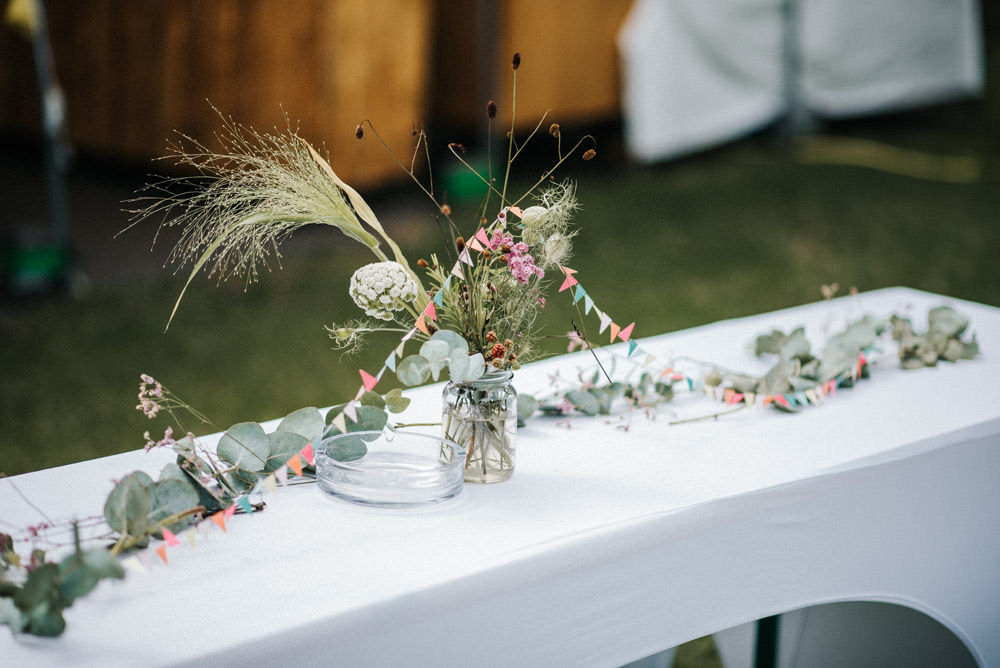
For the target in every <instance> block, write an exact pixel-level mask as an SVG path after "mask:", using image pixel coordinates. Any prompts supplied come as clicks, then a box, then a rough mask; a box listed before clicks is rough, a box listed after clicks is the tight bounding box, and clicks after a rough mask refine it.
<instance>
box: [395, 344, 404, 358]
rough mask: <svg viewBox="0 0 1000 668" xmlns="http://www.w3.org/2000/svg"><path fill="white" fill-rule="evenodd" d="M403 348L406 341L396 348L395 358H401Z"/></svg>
mask: <svg viewBox="0 0 1000 668" xmlns="http://www.w3.org/2000/svg"><path fill="white" fill-rule="evenodd" d="M405 346H406V341H403V342H401V343H400V344H399V345H398V346H396V357H402V356H403V348H404V347H405Z"/></svg>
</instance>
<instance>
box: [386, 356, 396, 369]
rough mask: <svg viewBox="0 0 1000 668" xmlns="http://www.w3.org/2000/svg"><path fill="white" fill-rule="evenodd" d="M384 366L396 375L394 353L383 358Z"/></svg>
mask: <svg viewBox="0 0 1000 668" xmlns="http://www.w3.org/2000/svg"><path fill="white" fill-rule="evenodd" d="M385 365H386V366H387V367H389V368H390V369H391V370H392V372H393V373H396V353H395V351H393V352H391V353H389V356H388V357H386V358H385Z"/></svg>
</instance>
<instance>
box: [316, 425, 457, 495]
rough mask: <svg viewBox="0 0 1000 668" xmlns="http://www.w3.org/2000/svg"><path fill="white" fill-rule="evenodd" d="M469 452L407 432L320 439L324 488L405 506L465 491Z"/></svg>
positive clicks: (319, 478)
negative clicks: (466, 453)
mask: <svg viewBox="0 0 1000 668" xmlns="http://www.w3.org/2000/svg"><path fill="white" fill-rule="evenodd" d="M464 469H465V450H463V449H462V446H460V445H458V444H457V443H455V442H453V441H449V440H448V439H445V438H442V437H440V436H431V435H428V434H416V433H412V432H402V431H397V432H393V431H359V432H354V433H350V434H334V435H332V436H326V437H324V438H323V439H322V440H321V441H320V445H319V448H318V449H317V451H316V478H317V481H318V483H319V486H320V489H322V490H323V491H325V492H327V493H329V494H332V495H333V496H336V497H338V498H340V499H343V500H345V501H351V502H353V503H360V504H364V505H370V506H381V507H390V508H402V507H409V506H422V505H426V504H431V503H438V502H441V501H444V500H446V499H450V498H452V497H454V496H455V495H457V494H458V493H459V492H461V491H462V478H463V472H464Z"/></svg>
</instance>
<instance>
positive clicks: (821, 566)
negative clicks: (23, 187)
mask: <svg viewBox="0 0 1000 668" xmlns="http://www.w3.org/2000/svg"><path fill="white" fill-rule="evenodd" d="M938 304H952V305H954V306H956V307H957V308H958V309H960V310H961V311H962V312H963V313H965V314H966V315H968V316H969V317H970V318H971V321H972V327H973V329H974V330H975V331H976V332H977V333H978V335H979V340H980V342H981V344H982V348H983V353H982V354H981V356H980V357H979V358H978V359H976V360H973V361H963V362H960V363H958V364H947V363H942V364H940V365H939V366H937V367H935V368H929V369H924V370H920V371H915V372H906V371H903V370H901V369H900V368H899V367H898V365H897V364H895V363H893V362H892V361H890V360H886V361H884V362H882V363H880V364H878V365H877V366H876V367H875V368H874V369H873V378H872V379H871V380H865V381H861V382H860V383H859V385H858V386H857V387H855V388H854V389H851V390H841V391H840V392H838V393H837V395H836V396H835V397H834V398H833V399H830V400H828V401H826V402H825V403H824V404H822V405H820V406H818V407H813V408H808V409H806V410H803V411H802V412H801V413H800V414H797V415H786V414H783V413H779V412H777V411H773V410H770V409H767V410H755V409H748V410H744V411H741V412H738V413H736V414H734V415H731V416H727V417H725V418H723V419H721V420H719V421H705V422H691V423H687V424H681V425H676V426H669V425H668V424H667V422H668V421H669V419H670V418H671V417H674V416H690V415H697V414H706V413H710V412H713V411H715V410H717V409H718V407H719V405H718V404H714V403H712V402H710V401H708V400H707V399H705V398H701V397H699V398H696V397H685V396H679V397H678V398H677V399H676V400H675V402H674V404H671V405H670V407H669V408H666V409H663V410H661V411H659V412H658V413H657V414H656V416H655V419H650V418H647V417H645V416H643V415H641V414H634V415H632V416H631V417H630V419H629V420H628V421H627V422H619V421H618V420H616V419H612V420H607V419H605V418H582V417H581V418H573V419H572V420H571V422H570V426H569V427H568V428H567V427H566V426H564V425H558V424H557V423H556V421H555V420H552V419H543V418H538V419H534V420H532V421H531V422H530V423H529V425H528V426H527V427H526V428H524V429H523V430H521V431H519V435H518V454H517V470H516V472H515V474H514V476H513V478H512V479H511V480H509V481H507V482H504V483H502V484H496V485H480V486H477V485H467V486H466V488H465V490H464V491H463V492H462V494H460V495H459V497H457V498H456V499H454V500H453V501H449V502H446V503H444V504H441V505H439V506H436V507H433V508H427V509H422V510H415V511H389V510H377V509H371V508H363V507H358V506H354V505H350V504H347V503H345V502H341V501H339V500H336V499H332V498H328V497H326V496H324V495H323V494H322V493H321V492H320V491H319V490H318V489H317V488H316V487H315V485H305V486H297V487H289V488H281V489H280V490H279V492H278V493H277V494H276V495H268V496H267V497H266V501H267V503H268V506H267V509H266V511H265V512H262V513H255V514H254V515H252V516H249V517H246V516H236V517H235V518H234V519H233V521H232V522H231V524H230V526H229V531H228V532H227V533H225V534H223V533H221V532H219V531H215V532H214V533H212V534H211V535H210V536H209V537H208V538H207V539H203V540H201V541H200V542H199V543H198V545H197V547H195V548H189V547H182V548H174V549H172V550H170V551H169V553H168V554H169V559H170V564H169V566H164V565H162V564H159V565H154V567H153V568H152V569H151V570H149V571H147V572H145V573H140V574H130V575H129V576H128V578H127V579H126V580H125V581H123V582H113V583H111V582H105V583H102V584H101V585H100V586H99V587H98V589H97V590H96V591H95V592H93V593H92V594H91V595H90V596H88V597H86V598H84V599H81V600H79V601H78V602H77V603H76V604H75V605H74V606H73V607H72V608H71V609H70V610H69V611H68V612H67V615H66V616H67V620H68V628H67V630H66V632H65V634H64V636H63V637H62V638H59V639H56V640H47V639H38V638H33V637H23V636H22V637H17V638H14V637H12V636H10V635H9V634H6V633H0V656H3V657H4V663H5V665H69V664H72V665H95V666H96V665H100V666H107V665H133V664H134V665H137V664H142V665H183V664H206V665H208V664H210V665H215V666H219V665H242V666H245V665H276V664H279V663H285V662H294V663H296V664H302V665H344V666H352V665H385V666H390V665H392V666H398V665H412V666H422V665H428V666H431V665H433V666H448V665H454V666H468V665H484V666H490V665H496V666H512V665H517V666H553V665H573V666H613V665H618V664H622V663H625V662H627V661H631V660H634V659H638V658H641V657H643V656H646V655H649V654H652V653H654V652H656V651H658V650H661V649H664V648H666V647H670V646H673V645H676V644H679V643H681V642H684V641H686V640H690V639H692V638H696V637H699V636H702V635H705V634H708V633H712V632H715V631H719V630H722V629H725V628H729V627H733V626H736V625H738V624H741V623H745V622H749V621H751V620H754V619H757V618H760V617H763V616H766V615H771V614H775V613H780V612H784V611H788V610H794V609H797V608H801V607H803V606H807V605H812V604H816V603H825V602H832V601H848V600H868V601H887V602H895V603H901V604H903V605H906V606H909V607H912V608H914V609H916V610H919V611H922V612H924V613H926V614H928V615H930V616H931V617H933V618H935V619H937V620H938V621H940V622H941V623H943V624H944V625H945V626H946V627H947V628H949V629H951V631H952V632H954V633H955V634H957V635H958V636H959V638H961V639H962V640H963V641H964V642H965V643H966V644H967V645H968V647H969V648H970V650H971V651H972V653H973V655H974V656H975V657H976V659H977V660H978V661H980V663H982V664H983V665H1000V634H997V633H996V629H997V628H1000V569H997V567H996V565H997V563H998V560H1000V531H997V528H998V525H997V523H998V519H997V518H998V517H1000V485H997V484H996V480H995V477H996V472H997V471H1000V401H998V399H1000V390H998V385H997V382H996V378H997V377H998V374H1000V357H998V356H997V355H996V353H995V350H996V346H997V341H1000V309H996V308H992V307H986V306H983V305H978V304H972V303H967V302H960V301H957V300H953V299H947V298H944V297H939V296H935V295H929V294H926V293H919V292H915V291H912V290H906V289H899V288H897V289H888V290H881V291H876V292H872V293H867V294H862V295H860V296H858V297H855V298H845V299H839V300H835V301H834V302H832V303H820V304H813V305H809V306H804V307H800V308H795V309H790V310H786V311H780V312H776V313H771V314H765V315H761V316H755V317H752V318H745V319H739V320H732V321H726V322H721V323H716V324H713V325H709V326H706V327H700V328H697V329H692V330H686V331H682V332H677V333H674V334H669V335H664V336H659V337H653V338H649V339H643V340H641V342H640V344H641V346H642V348H643V349H644V350H647V351H649V352H650V353H652V354H654V355H656V356H657V358H658V359H661V360H664V361H665V360H666V359H668V358H669V356H671V355H687V356H690V357H694V358H701V359H708V360H711V361H713V362H716V363H718V364H720V365H722V366H726V367H730V368H742V369H745V370H747V371H758V370H761V369H764V368H766V363H764V362H761V361H758V360H755V359H753V358H751V357H750V356H749V355H748V354H747V353H746V352H745V350H744V345H745V344H746V342H748V341H749V340H751V339H752V337H753V336H755V335H757V334H759V333H762V332H764V331H766V330H769V329H770V328H771V327H781V328H786V329H790V328H792V327H794V326H796V325H800V324H804V325H807V326H808V327H807V333H809V334H811V335H812V337H813V338H814V339H816V340H821V339H822V338H825V335H824V332H823V328H824V325H826V326H831V325H832V323H834V322H838V321H842V320H843V319H845V318H848V317H854V316H856V315H859V314H860V313H861V312H862V311H865V312H872V313H875V314H881V315H887V314H888V313H890V312H893V311H895V312H897V313H900V312H906V311H907V310H908V311H909V313H911V314H912V315H913V316H914V320H915V323H916V324H917V327H918V328H921V327H923V326H924V322H925V314H926V311H927V309H928V308H929V307H931V306H934V305H938ZM639 326H641V323H640V325H639ZM609 350H612V349H605V351H604V353H607V352H608V351H609ZM616 350H618V351H619V352H621V353H624V351H625V348H624V347H622V346H618V347H617V348H616ZM578 366H579V367H581V368H583V367H585V368H590V367H591V362H590V361H589V359H588V355H587V354H583V355H580V354H576V355H575V356H565V357H560V358H557V359H553V360H548V361H546V362H544V363H540V364H535V365H529V367H527V368H525V369H522V370H521V371H520V372H519V373H518V376H517V378H516V385H517V386H518V388H519V390H520V391H522V392H528V391H535V390H538V389H542V388H544V387H545V386H546V383H547V377H548V375H549V374H550V373H552V372H554V371H555V370H557V369H558V370H560V371H561V372H562V373H563V374H564V375H565V374H567V373H570V374H571V373H572V372H573V370H574V369H575V368H577V367H578ZM439 392H440V388H439V387H438V386H432V387H430V388H424V389H420V390H417V391H414V392H412V393H411V396H412V397H413V400H414V401H413V405H412V406H411V409H410V411H409V415H412V416H421V417H424V418H427V417H429V416H433V415H435V414H436V413H437V411H438V409H439ZM626 425H627V427H628V430H627V431H625V430H623V429H622V428H621V427H624V426H626ZM169 460H170V455H169V453H167V452H153V453H150V454H143V453H141V452H135V453H128V454H123V455H117V456H113V457H107V458H104V459H99V460H93V461H87V462H81V463H79V464H74V465H71V466H66V467H61V468H56V469H50V470H46V471H40V472H36V473H31V474H27V475H22V476H18V477H16V478H14V482H15V483H16V484H17V486H18V488H19V489H20V490H21V491H22V492H23V493H24V494H25V495H26V496H27V497H28V498H30V499H31V500H32V502H33V503H34V504H35V505H36V506H38V507H39V508H41V509H43V510H44V511H45V512H46V513H47V514H48V515H49V516H50V517H53V518H63V519H65V518H70V517H73V516H74V515H81V514H83V515H86V514H96V513H99V512H100V509H101V507H102V504H103V501H104V498H105V496H106V495H107V493H108V491H109V490H110V487H111V479H112V478H115V477H120V476H121V475H123V474H125V473H127V472H129V471H131V470H134V469H137V468H141V469H144V470H147V471H149V472H151V473H155V472H157V471H158V470H159V468H160V467H161V466H162V465H163V464H164V463H166V462H167V461H169ZM0 516H2V518H3V519H4V520H5V521H6V522H10V523H14V524H18V525H26V524H30V523H35V522H37V521H38V520H39V516H38V514H37V513H36V511H35V510H33V509H32V508H31V507H30V506H28V505H27V504H25V503H24V501H23V500H22V499H21V497H20V496H19V495H17V494H16V493H15V492H14V491H13V489H12V488H11V486H10V485H9V484H8V483H7V482H4V481H0Z"/></svg>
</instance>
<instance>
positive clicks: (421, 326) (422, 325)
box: [415, 314, 430, 334]
mask: <svg viewBox="0 0 1000 668" xmlns="http://www.w3.org/2000/svg"><path fill="white" fill-rule="evenodd" d="M415 324H416V326H417V329H419V330H420V331H421V332H423V333H424V334H430V332H428V331H427V323H426V322H424V316H423V314H421V315H420V317H419V318H417V322H416V323H415Z"/></svg>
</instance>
